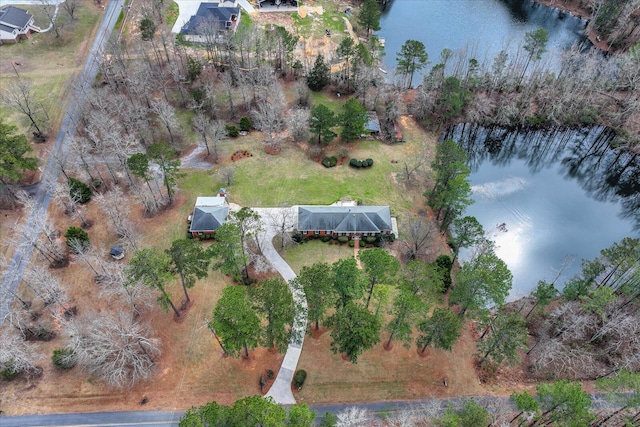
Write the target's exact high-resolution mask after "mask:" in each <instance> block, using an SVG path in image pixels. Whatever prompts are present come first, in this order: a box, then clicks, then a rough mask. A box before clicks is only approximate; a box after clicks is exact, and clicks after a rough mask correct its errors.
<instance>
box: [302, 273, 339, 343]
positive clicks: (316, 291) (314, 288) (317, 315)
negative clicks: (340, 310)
mask: <svg viewBox="0 0 640 427" xmlns="http://www.w3.org/2000/svg"><path fill="white" fill-rule="evenodd" d="M298 282H299V283H300V284H301V285H302V289H303V290H304V295H305V297H306V298H307V315H308V316H309V320H311V321H312V322H313V323H315V325H316V331H317V330H318V329H319V328H320V321H321V320H322V319H323V318H324V316H325V313H326V312H327V310H328V309H329V308H331V307H332V306H333V305H334V303H335V297H336V296H335V293H334V291H333V272H332V270H331V266H330V265H329V264H327V263H324V262H316V263H315V264H313V265H312V266H310V267H308V266H304V267H302V269H301V270H300V274H298Z"/></svg>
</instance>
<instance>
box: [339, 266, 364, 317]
mask: <svg viewBox="0 0 640 427" xmlns="http://www.w3.org/2000/svg"><path fill="white" fill-rule="evenodd" d="M331 270H332V271H333V288H334V290H335V292H336V294H337V295H338V301H337V302H336V309H340V308H344V307H346V305H347V304H348V303H349V302H352V301H356V300H359V299H360V298H362V296H363V295H364V287H365V283H364V280H363V278H362V273H361V271H360V269H359V268H358V263H357V262H356V260H355V258H344V259H339V260H338V261H336V262H334V263H333V264H332V265H331Z"/></svg>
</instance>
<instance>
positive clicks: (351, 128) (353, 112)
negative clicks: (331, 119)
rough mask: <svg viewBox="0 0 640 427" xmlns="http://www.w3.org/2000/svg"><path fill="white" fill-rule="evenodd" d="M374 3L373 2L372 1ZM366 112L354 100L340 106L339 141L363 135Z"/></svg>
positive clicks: (354, 138)
mask: <svg viewBox="0 0 640 427" xmlns="http://www.w3.org/2000/svg"><path fill="white" fill-rule="evenodd" d="M374 1H375V0H374ZM367 117H368V116H367V110H366V108H364V106H363V105H362V104H361V103H360V102H359V101H358V100H357V99H355V98H351V99H349V100H348V101H347V102H345V103H344V105H343V106H342V114H341V115H340V125H341V126H342V132H340V139H342V141H344V142H351V141H354V140H356V139H358V138H360V135H362V134H363V133H364V126H365V125H366V124H367Z"/></svg>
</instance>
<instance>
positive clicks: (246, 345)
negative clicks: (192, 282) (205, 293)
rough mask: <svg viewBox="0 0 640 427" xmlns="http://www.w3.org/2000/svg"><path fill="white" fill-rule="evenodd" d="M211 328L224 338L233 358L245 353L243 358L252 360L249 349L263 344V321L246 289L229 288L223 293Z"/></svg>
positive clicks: (228, 351) (227, 349)
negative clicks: (261, 340) (261, 321)
mask: <svg viewBox="0 0 640 427" xmlns="http://www.w3.org/2000/svg"><path fill="white" fill-rule="evenodd" d="M209 325H210V327H211V328H213V329H214V330H215V331H216V333H217V334H218V335H219V336H220V338H222V342H223V343H224V348H225V352H226V353H227V354H229V355H231V356H233V357H238V356H239V355H240V353H241V352H242V351H244V357H249V349H250V348H251V349H253V348H255V347H256V346H257V345H258V343H259V342H260V332H261V328H260V319H259V318H258V315H257V314H256V313H255V311H254V309H253V307H252V306H251V301H250V300H249V297H248V295H247V289H246V288H245V287H244V286H227V287H226V288H224V289H223V290H222V297H221V298H220V299H219V300H218V303H217V304H216V307H215V308H214V309H213V317H212V318H211V321H210V322H209Z"/></svg>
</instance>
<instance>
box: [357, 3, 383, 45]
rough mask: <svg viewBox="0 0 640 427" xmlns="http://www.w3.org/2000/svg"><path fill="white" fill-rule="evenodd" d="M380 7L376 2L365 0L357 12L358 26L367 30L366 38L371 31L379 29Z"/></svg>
mask: <svg viewBox="0 0 640 427" xmlns="http://www.w3.org/2000/svg"><path fill="white" fill-rule="evenodd" d="M381 15H382V13H381V11H380V5H378V2H377V1H376V0H365V1H364V3H363V4H362V6H360V12H358V24H360V25H361V26H362V28H366V29H367V37H369V33H370V32H371V31H378V30H379V29H380V16H381Z"/></svg>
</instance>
